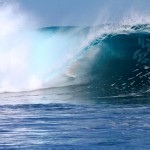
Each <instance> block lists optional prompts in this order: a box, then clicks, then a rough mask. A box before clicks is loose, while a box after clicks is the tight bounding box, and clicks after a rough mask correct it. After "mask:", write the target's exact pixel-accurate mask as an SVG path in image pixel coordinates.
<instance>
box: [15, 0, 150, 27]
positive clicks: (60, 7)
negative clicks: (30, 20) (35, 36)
mask: <svg viewBox="0 0 150 150" xmlns="http://www.w3.org/2000/svg"><path fill="white" fill-rule="evenodd" d="M15 1H17V2H18V3H19V5H20V7H21V9H22V10H23V11H25V12H28V13H30V14H32V15H33V16H35V17H36V18H37V19H38V21H39V22H40V24H41V26H50V25H92V24H95V23H106V22H115V21H117V20H119V19H120V18H122V17H123V16H124V15H125V14H127V13H128V12H130V11H134V12H137V13H139V14H141V13H143V12H144V13H145V12H146V13H147V14H150V11H149V9H150V0H15ZM13 2H14V1H13Z"/></svg>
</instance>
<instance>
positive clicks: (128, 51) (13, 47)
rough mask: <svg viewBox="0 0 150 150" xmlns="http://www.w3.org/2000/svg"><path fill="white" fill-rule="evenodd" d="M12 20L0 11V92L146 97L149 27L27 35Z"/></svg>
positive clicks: (5, 11)
mask: <svg viewBox="0 0 150 150" xmlns="http://www.w3.org/2000/svg"><path fill="white" fill-rule="evenodd" d="M13 14H14V10H13V8H12V7H10V6H6V7H4V8H3V9H1V10H0V16H1V18H2V19H1V22H0V43H1V44H0V92H18V91H29V90H36V89H43V88H49V87H61V86H76V85H78V86H79V85H81V86H84V87H86V91H87V90H89V91H91V90H93V91H95V93H98V95H100V96H109V95H110V96H111V95H114V96H115V95H120V94H128V93H139V92H140V93H146V92H148V91H149V86H150V24H149V23H147V22H146V23H144V24H143V23H141V22H138V23H136V24H134V23H128V24H127V22H125V23H126V24H107V25H106V24H105V25H99V26H96V27H67V26H66V27H46V28H40V29H33V28H29V27H28V26H27V24H28V23H27V22H25V20H26V18H25V17H23V16H24V15H19V16H18V17H17V20H14V18H15V17H14V16H13ZM15 14H18V13H15ZM18 18H19V19H18ZM18 20H19V21H18Z"/></svg>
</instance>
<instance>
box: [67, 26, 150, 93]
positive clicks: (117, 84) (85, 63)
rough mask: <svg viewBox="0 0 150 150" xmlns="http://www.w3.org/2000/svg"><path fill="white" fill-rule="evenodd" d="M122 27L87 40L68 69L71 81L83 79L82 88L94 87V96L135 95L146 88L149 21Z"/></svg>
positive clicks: (149, 63) (149, 77)
mask: <svg viewBox="0 0 150 150" xmlns="http://www.w3.org/2000/svg"><path fill="white" fill-rule="evenodd" d="M121 28H122V30H120V31H119V32H118V30H117V31H115V32H110V33H103V34H101V35H100V36H97V37H94V39H92V40H91V41H90V42H88V44H87V45H86V46H85V47H84V48H83V49H82V52H81V53H80V55H79V56H78V57H79V58H78V59H77V60H76V61H75V62H73V64H72V65H71V66H70V68H69V69H68V76H69V77H70V79H72V80H73V83H78V84H81V83H83V84H84V85H85V88H84V90H85V91H87V90H88V91H89V92H91V91H93V92H94V95H97V96H115V95H128V94H133V95H138V94H139V93H147V92H148V91H149V86H150V33H149V31H148V30H149V25H137V26H128V27H127V26H122V27H121ZM84 30H85V29H84ZM100 30H102V28H101V29H100ZM70 82H71V81H70Z"/></svg>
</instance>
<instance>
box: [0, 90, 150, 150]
mask: <svg viewBox="0 0 150 150" xmlns="http://www.w3.org/2000/svg"><path fill="white" fill-rule="evenodd" d="M0 101H1V104H0V149H2V150H7V149H8V150H11V149H12V150H22V149H24V150H32V149H33V150H37V149H40V150H49V149H50V150H51V149H52V150H57V149H58V150H59V149H60V150H63V149H70V150H73V149H75V150H77V149H81V150H82V149H83V150H91V149H93V150H101V149H102V150H103V149H105V150H116V149H118V150H125V149H127V150H134V149H135V150H142V149H144V150H145V149H146V150H149V149H150V98H149V97H146V96H120V97H119V96H118V97H103V98H102V97H94V96H93V95H91V96H89V95H87V93H86V92H83V91H82V90H79V89H78V88H74V91H72V92H70V87H63V88H51V89H45V90H38V91H32V92H21V93H2V94H1V95H0Z"/></svg>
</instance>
